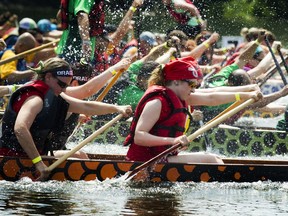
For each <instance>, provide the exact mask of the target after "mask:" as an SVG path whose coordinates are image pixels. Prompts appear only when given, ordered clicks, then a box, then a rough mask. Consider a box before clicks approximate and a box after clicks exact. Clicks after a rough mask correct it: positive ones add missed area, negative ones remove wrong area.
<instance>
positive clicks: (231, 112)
mask: <svg viewBox="0 0 288 216" xmlns="http://www.w3.org/2000/svg"><path fill="white" fill-rule="evenodd" d="M254 101H255V99H254V98H251V99H249V100H247V101H245V102H243V103H242V104H240V105H239V106H237V107H235V108H233V109H232V110H229V111H228V112H225V114H223V115H221V116H219V117H218V118H217V119H215V120H214V121H212V122H210V123H209V124H205V125H204V126H203V127H201V128H200V129H198V130H197V131H195V132H194V133H193V134H191V135H190V136H188V140H189V142H192V141H193V140H194V139H195V138H197V137H198V136H199V135H201V134H202V133H204V132H205V131H208V130H209V129H211V128H212V127H215V126H217V125H218V124H220V123H221V122H223V121H225V120H226V119H227V118H229V117H231V116H232V115H234V114H236V113H237V112H239V111H240V110H242V109H243V108H245V107H246V106H249V105H250V104H252V103H254ZM228 108H229V107H228ZM224 111H226V110H224ZM180 147H182V144H181V143H178V144H176V145H173V146H172V147H170V148H168V149H166V150H165V151H163V152H162V153H160V154H159V155H157V156H155V157H153V158H151V159H150V160H148V161H146V162H145V163H143V164H141V165H139V166H137V167H136V168H135V169H134V170H132V171H131V172H130V173H129V174H128V176H127V177H126V180H127V179H131V178H132V177H133V176H135V175H136V174H137V173H138V172H140V171H141V170H143V169H145V168H147V167H150V166H151V165H153V164H154V163H156V162H157V161H159V160H160V159H161V158H163V157H165V156H166V155H168V154H169V153H171V152H173V151H175V150H176V149H178V148H180Z"/></svg>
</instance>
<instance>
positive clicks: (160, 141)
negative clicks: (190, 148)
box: [134, 99, 188, 147]
mask: <svg viewBox="0 0 288 216" xmlns="http://www.w3.org/2000/svg"><path fill="white" fill-rule="evenodd" d="M161 109H162V103H161V101H160V100H158V99H155V100H152V101H150V102H148V103H147V104H146V105H145V107H144V109H143V111H142V113H141V116H140V118H139V120H138V123H137V126H136V130H135V137H134V140H135V143H137V145H141V146H147V147H152V146H163V145H174V144H177V143H179V142H181V143H182V144H187V143H188V139H187V137H186V136H185V135H183V136H180V137H176V138H172V137H160V136H155V135H152V134H150V133H149V131H150V130H151V128H152V127H153V126H154V125H155V124H156V122H157V121H158V119H159V117H160V113H161ZM151 113H153V115H151Z"/></svg>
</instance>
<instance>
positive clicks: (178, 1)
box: [174, 0, 201, 17]
mask: <svg viewBox="0 0 288 216" xmlns="http://www.w3.org/2000/svg"><path fill="white" fill-rule="evenodd" d="M174 6H175V8H176V9H183V10H186V11H189V13H190V14H191V15H192V16H196V17H201V16H200V13H199V11H198V9H197V8H196V7H195V5H193V4H189V3H187V2H186V1H183V0H174Z"/></svg>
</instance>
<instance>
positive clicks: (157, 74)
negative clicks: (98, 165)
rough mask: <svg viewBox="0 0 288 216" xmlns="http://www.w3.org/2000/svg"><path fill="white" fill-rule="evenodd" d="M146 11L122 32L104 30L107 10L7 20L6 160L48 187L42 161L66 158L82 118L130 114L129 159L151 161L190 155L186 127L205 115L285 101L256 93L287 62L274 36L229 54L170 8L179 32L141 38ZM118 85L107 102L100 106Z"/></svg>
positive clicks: (83, 6)
mask: <svg viewBox="0 0 288 216" xmlns="http://www.w3.org/2000/svg"><path fill="white" fill-rule="evenodd" d="M142 4H143V0H134V1H133V2H132V4H131V6H130V8H129V9H128V10H127V11H126V12H125V14H124V16H123V18H122V20H121V21H120V23H119V24H118V26H117V25H111V24H107V23H106V22H105V3H104V1H86V0H70V1H61V5H60V10H59V11H58V13H57V16H56V17H55V19H51V20H49V19H41V20H39V21H38V22H36V21H35V20H33V19H32V18H28V17H26V18H23V19H21V20H19V21H18V16H17V15H15V14H13V13H11V12H6V13H3V14H1V15H0V26H1V28H0V37H1V39H0V50H1V51H0V81H1V86H0V96H3V95H5V94H11V97H10V100H9V103H8V104H7V107H6V109H5V113H4V116H3V120H2V137H1V139H0V145H1V146H0V154H1V155H6V156H26V157H29V158H31V160H32V162H33V164H35V166H36V168H37V170H38V171H39V172H40V179H45V178H46V177H47V176H48V175H49V173H47V169H46V168H47V167H46V165H45V163H44V162H43V161H42V157H43V156H56V157H60V156H61V155H63V154H64V153H65V151H67V150H66V147H65V143H66V141H67V139H68V137H69V136H70V135H71V133H72V132H73V130H74V129H75V127H76V125H77V124H78V122H79V121H80V120H81V119H82V118H86V116H91V115H97V119H101V117H100V116H102V118H105V119H111V118H112V117H113V115H105V114H111V113H122V114H123V115H124V116H125V117H127V118H128V117H129V116H131V115H132V117H133V120H132V122H131V129H130V134H129V135H128V137H127V139H126V141H125V143H124V144H125V145H130V146H129V150H128V152H127V157H126V159H127V160H132V161H147V160H149V159H151V158H153V157H155V156H157V155H158V154H159V153H161V152H162V151H164V150H165V149H167V148H168V147H170V146H172V145H175V144H178V143H181V144H182V145H183V146H185V145H188V143H189V141H188V139H187V136H186V135H185V131H187V128H186V127H187V123H186V121H187V119H191V118H192V119H193V117H194V120H196V119H199V110H200V111H201V112H200V116H201V115H202V114H201V113H203V117H204V118H203V120H204V122H207V121H209V120H210V119H212V118H213V117H215V116H216V115H217V114H218V113H220V112H221V111H223V110H224V109H225V108H227V107H228V106H229V105H230V104H231V103H233V102H234V101H237V100H247V99H249V98H254V99H255V100H257V102H255V103H254V104H252V105H250V106H249V107H248V108H253V109H256V108H257V109H266V110H267V109H269V107H267V106H266V105H268V104H269V103H271V102H273V101H275V100H276V99H278V98H280V97H283V96H285V95H287V93H288V88H287V87H286V86H285V87H284V88H283V89H282V90H281V91H280V92H277V93H275V94H271V95H264V96H263V95H262V94H261V90H260V88H259V86H258V85H257V83H258V82H260V81H261V80H262V79H263V77H265V76H266V73H267V71H268V70H269V69H270V68H271V67H273V65H274V64H275V62H273V59H274V58H273V57H274V56H275V55H276V56H278V54H279V53H278V52H279V50H282V51H283V52H285V54H286V50H284V49H283V48H282V45H281V42H280V41H277V40H276V37H275V35H274V34H273V33H272V32H270V31H269V30H267V29H263V28H255V27H251V28H249V29H248V28H247V29H242V30H241V35H242V36H243V38H244V42H243V43H242V44H238V45H237V46H228V47H221V46H219V38H220V35H219V34H218V33H217V32H209V31H207V24H206V22H205V20H203V19H202V17H201V13H200V12H199V10H198V9H197V7H196V6H195V5H194V4H193V3H192V2H191V1H189V0H171V1H169V0H163V7H165V8H167V16H171V17H173V18H175V21H176V22H175V23H177V24H176V25H175V27H174V28H173V29H167V32H166V33H153V32H151V31H147V30H144V31H142V32H141V33H140V34H139V35H138V36H137V37H135V32H134V23H135V22H134V20H133V16H134V14H135V12H136V11H137V10H138V9H139V7H141V6H142ZM57 43H58V44H57ZM47 44H50V45H49V46H45V45H47ZM55 44H57V46H56V47H55ZM279 47H280V49H279ZM269 48H271V49H272V50H273V52H272V53H271V52H270V49H269ZM33 50H35V52H34V51H33ZM25 52H26V53H27V54H25ZM23 53H24V54H25V55H22V54H23ZM116 75H120V76H119V78H118V80H117V82H116V83H115V84H114V85H113V86H112V88H111V89H110V91H109V92H108V94H107V95H106V97H105V98H104V100H103V102H101V101H95V98H97V96H99V94H100V92H101V91H100V90H101V89H103V88H104V87H105V86H106V85H107V83H108V82H109V81H111V79H112V78H113V77H114V76H116ZM96 100H97V99H96ZM193 110H194V112H193ZM284 111H285V107H283V106H279V107H277V112H284ZM242 112H243V111H242ZM242 112H240V113H239V114H238V115H235V116H233V117H232V118H230V119H229V122H228V121H227V123H231V122H234V121H235V120H237V119H238V118H239V117H240V116H241V113H242ZM82 115H84V116H82ZM187 117H189V118H187ZM127 118H125V119H127ZM188 125H189V124H188ZM282 125H284V126H283V128H284V129H286V128H288V127H287V126H285V125H286V122H284V123H283V122H282ZM283 128H282V129H283ZM73 157H78V158H87V155H86V154H85V153H84V152H77V153H76V154H74V155H73ZM164 161H165V162H167V161H168V162H206V163H223V162H222V160H221V158H220V157H218V156H217V155H213V154H208V153H187V154H181V155H178V152H177V151H175V152H173V153H172V154H170V155H169V156H167V157H165V158H163V162H164Z"/></svg>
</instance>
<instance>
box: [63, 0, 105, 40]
mask: <svg viewBox="0 0 288 216" xmlns="http://www.w3.org/2000/svg"><path fill="white" fill-rule="evenodd" d="M60 5H61V6H60V8H61V27H62V29H63V30H65V29H68V26H69V10H68V5H69V0H61V4H60ZM104 5H105V4H104V1H101V0H99V1H95V2H94V4H93V6H92V8H91V11H90V13H89V25H90V36H97V35H101V34H103V29H104V23H105V12H104Z"/></svg>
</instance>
